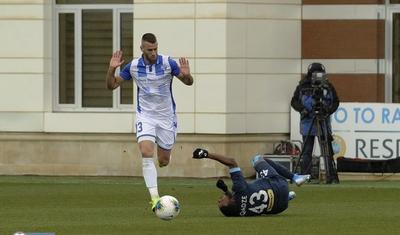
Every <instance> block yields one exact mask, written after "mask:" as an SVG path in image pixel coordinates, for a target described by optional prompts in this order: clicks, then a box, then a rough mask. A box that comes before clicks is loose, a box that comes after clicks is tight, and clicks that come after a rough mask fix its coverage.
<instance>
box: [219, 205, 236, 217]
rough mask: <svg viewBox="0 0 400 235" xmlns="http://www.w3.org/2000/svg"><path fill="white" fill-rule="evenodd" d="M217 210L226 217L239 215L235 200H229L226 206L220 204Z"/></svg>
mask: <svg viewBox="0 0 400 235" xmlns="http://www.w3.org/2000/svg"><path fill="white" fill-rule="evenodd" d="M219 210H220V211H221V212H222V214H224V215H225V216H227V217H233V216H239V211H238V207H237V205H236V202H235V201H231V202H230V203H229V204H228V205H226V206H221V207H220V208H219Z"/></svg>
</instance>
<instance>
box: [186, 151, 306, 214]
mask: <svg viewBox="0 0 400 235" xmlns="http://www.w3.org/2000/svg"><path fill="white" fill-rule="evenodd" d="M193 158H195V159H202V158H208V159H212V160H215V161H218V162H220V163H222V164H224V165H226V166H228V167H229V173H230V176H231V179H232V182H233V186H232V192H230V191H229V190H228V187H227V186H226V185H225V183H224V182H223V181H222V180H219V181H218V182H217V187H218V188H220V189H222V190H223V191H224V195H222V196H221V197H220V198H219V200H218V207H219V209H220V211H221V212H222V214H224V215H225V216H258V215H264V214H278V213H281V212H282V211H284V210H286V209H287V208H288V202H289V200H291V199H293V198H294V197H295V196H296V194H295V193H294V192H293V191H290V192H289V185H288V182H287V179H289V180H292V181H293V182H294V183H295V184H296V185H297V186H300V185H302V184H303V183H305V182H307V181H308V180H309V179H310V175H297V174H293V173H292V172H290V171H289V170H288V169H286V168H285V167H284V166H282V165H281V164H279V163H276V162H274V161H272V160H270V159H264V158H263V157H262V156H261V155H257V156H255V157H254V158H253V159H252V164H253V167H254V169H255V170H256V172H257V179H256V180H255V181H254V182H251V183H247V182H246V180H245V179H244V177H243V174H242V172H241V170H240V168H239V167H238V164H237V163H236V161H235V159H233V158H229V157H225V156H222V155H219V154H216V153H208V151H207V150H205V149H199V148H198V149H196V150H195V151H194V152H193Z"/></svg>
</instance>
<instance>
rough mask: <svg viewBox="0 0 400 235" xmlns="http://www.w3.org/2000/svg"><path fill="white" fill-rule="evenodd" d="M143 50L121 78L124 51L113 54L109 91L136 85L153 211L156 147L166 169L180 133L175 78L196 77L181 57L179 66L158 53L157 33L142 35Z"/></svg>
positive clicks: (140, 136)
mask: <svg viewBox="0 0 400 235" xmlns="http://www.w3.org/2000/svg"><path fill="white" fill-rule="evenodd" d="M140 49H141V51H142V56H141V57H139V58H136V59H133V60H132V61H131V62H130V63H128V64H127V65H126V66H125V67H124V68H123V69H122V70H121V71H120V73H119V76H115V70H116V69H117V68H118V67H119V66H121V65H122V64H123V63H124V60H123V57H122V51H116V52H114V53H113V55H112V58H111V60H110V65H109V69H108V72H107V88H108V89H110V90H113V89H115V88H117V87H119V86H120V85H121V83H122V82H123V81H126V80H134V81H135V82H136V85H137V107H136V138H137V142H138V144H139V150H140V152H141V155H142V168H143V177H144V181H145V184H146V187H147V188H148V190H149V193H150V196H151V205H152V209H153V211H154V207H155V205H156V204H157V201H158V199H159V194H158V185H157V170H156V167H155V164H154V162H153V156H154V151H155V146H157V156H158V164H159V166H160V167H164V166H167V165H168V164H169V161H170V157H171V150H172V147H173V145H174V143H175V138H176V134H177V125H178V124H177V118H176V113H175V111H176V106H175V101H174V98H173V95H172V81H173V77H177V78H178V79H179V80H180V81H181V82H183V83H184V84H185V85H188V86H191V85H192V84H193V77H192V75H191V73H190V67H189V61H188V60H187V59H186V58H184V57H182V58H180V59H179V64H180V65H178V63H177V62H176V61H175V60H173V59H172V58H171V57H169V56H166V55H161V54H158V42H157V38H156V36H155V35H154V34H152V33H146V34H144V35H143V36H142V41H141V45H140Z"/></svg>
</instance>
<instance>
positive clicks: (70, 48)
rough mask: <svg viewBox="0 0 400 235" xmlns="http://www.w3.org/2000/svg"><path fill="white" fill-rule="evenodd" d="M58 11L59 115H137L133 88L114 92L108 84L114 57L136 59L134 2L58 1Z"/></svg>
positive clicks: (56, 100)
mask: <svg viewBox="0 0 400 235" xmlns="http://www.w3.org/2000/svg"><path fill="white" fill-rule="evenodd" d="M55 8H56V10H55V12H56V17H55V19H56V20H55V22H56V23H55V32H56V33H55V45H56V46H55V58H56V60H57V62H56V63H55V73H56V76H55V77H56V79H55V86H54V91H55V92H54V94H55V96H54V103H55V107H54V108H55V110H56V111H115V110H125V111H132V110H133V83H132V82H125V83H123V84H122V86H121V87H120V88H118V89H116V90H114V91H110V90H108V89H107V88H106V81H105V78H106V73H107V70H108V65H109V61H110V58H111V55H112V53H113V51H115V50H117V49H121V50H122V51H123V52H124V59H125V63H128V62H129V60H130V59H131V58H132V55H133V48H132V44H133V3H132V0H130V1H128V0H116V1H111V0H80V1H77V0H56V5H55ZM123 66H124V65H122V67H123Z"/></svg>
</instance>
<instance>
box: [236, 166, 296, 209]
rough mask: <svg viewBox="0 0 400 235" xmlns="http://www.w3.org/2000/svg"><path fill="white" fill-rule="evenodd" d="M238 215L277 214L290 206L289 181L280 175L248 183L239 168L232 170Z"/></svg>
mask: <svg viewBox="0 0 400 235" xmlns="http://www.w3.org/2000/svg"><path fill="white" fill-rule="evenodd" d="M230 174H231V179H232V182H233V186H232V191H233V197H234V199H235V201H236V205H237V209H238V213H239V214H238V216H256V215H261V214H277V213H279V212H282V211H283V210H285V209H286V208H287V207H288V193H289V188H288V183H287V181H286V179H284V178H283V177H281V176H279V175H275V176H272V177H268V178H258V179H256V180H255V181H253V182H251V183H247V182H246V180H245V178H244V177H243V174H242V172H241V171H240V169H239V168H236V169H235V170H234V171H231V173H230Z"/></svg>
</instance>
